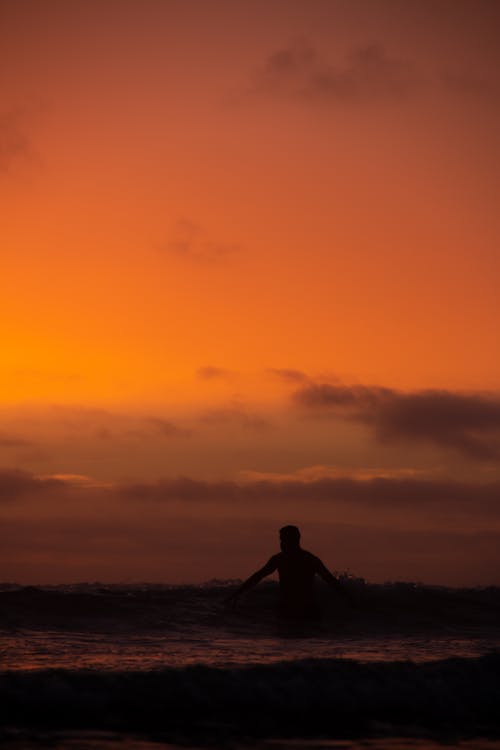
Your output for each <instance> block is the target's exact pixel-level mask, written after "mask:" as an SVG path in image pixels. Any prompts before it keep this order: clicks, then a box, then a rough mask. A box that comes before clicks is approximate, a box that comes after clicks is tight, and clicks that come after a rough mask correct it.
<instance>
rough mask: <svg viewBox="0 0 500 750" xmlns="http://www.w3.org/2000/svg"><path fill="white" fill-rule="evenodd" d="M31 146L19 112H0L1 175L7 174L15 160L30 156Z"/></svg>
mask: <svg viewBox="0 0 500 750" xmlns="http://www.w3.org/2000/svg"><path fill="white" fill-rule="evenodd" d="M29 151H30V144H29V141H28V138H27V136H26V135H25V133H24V129H23V127H22V124H21V117H20V115H19V113H18V112H14V111H8V112H0V174H1V173H7V172H8V171H9V170H10V168H11V165H12V163H13V162H14V161H15V159H17V158H19V157H21V156H26V155H28V153H29Z"/></svg>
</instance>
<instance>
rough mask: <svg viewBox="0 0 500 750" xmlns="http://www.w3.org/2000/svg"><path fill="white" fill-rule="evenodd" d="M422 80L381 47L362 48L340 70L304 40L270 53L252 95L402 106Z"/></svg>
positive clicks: (348, 56)
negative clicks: (397, 102)
mask: <svg viewBox="0 0 500 750" xmlns="http://www.w3.org/2000/svg"><path fill="white" fill-rule="evenodd" d="M418 83H419V77H418V76H417V73H416V71H415V70H414V68H413V66H412V65H411V63H410V62H408V61H406V60H401V59H398V58H396V57H393V56H391V55H390V54H389V53H388V52H387V51H386V49H385V48H384V47H383V46H382V45H381V44H377V43H371V44H367V45H365V46H362V47H358V48H356V49H354V50H352V51H351V52H350V53H349V54H347V55H346V56H345V57H344V59H343V60H341V61H340V62H339V63H337V64H332V63H330V62H329V61H327V60H325V59H324V58H323V57H322V55H321V54H320V53H319V52H318V50H317V49H316V48H315V47H313V46H312V44H311V43H310V42H309V41H308V40H307V39H304V38H300V39H295V40H293V41H292V42H291V43H290V44H289V45H288V46H286V47H283V48H281V49H279V50H277V51H276V52H274V53H272V54H271V55H270V56H269V57H268V59H267V60H266V62H265V64H264V66H263V67H262V69H261V70H260V71H259V72H258V74H257V76H256V79H255V83H254V91H256V92H261V93H267V94H271V95H275V96H283V97H291V98H299V99H305V100H309V101H316V102H325V103H328V102H331V103H334V102H335V103H353V102H359V101H380V100H398V99H402V98H404V97H406V96H408V95H409V94H411V93H413V92H414V91H415V90H416V88H417V87H418Z"/></svg>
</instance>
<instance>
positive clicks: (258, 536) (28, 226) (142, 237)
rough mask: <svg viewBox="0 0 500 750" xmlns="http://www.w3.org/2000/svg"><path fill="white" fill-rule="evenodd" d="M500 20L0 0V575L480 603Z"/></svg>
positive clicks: (487, 533)
mask: <svg viewBox="0 0 500 750" xmlns="http://www.w3.org/2000/svg"><path fill="white" fill-rule="evenodd" d="M499 33H500V4H499V3H498V2H496V0H491V1H490V0H44V2H40V0H0V84H1V91H2V96H1V100H0V243H1V246H0V253H1V255H0V257H1V266H0V271H1V273H0V311H1V312H0V336H1V339H0V340H1V360H0V529H1V531H0V534H1V536H2V540H1V544H0V580H3V581H17V582H21V583H46V582H66V581H84V580H87V581H95V580H101V581H146V580H147V581H165V582H173V583H175V582H187V581H203V580H207V579H209V578H213V577H218V578H236V577H245V576H246V575H248V574H249V573H251V572H252V570H253V569H255V568H256V567H257V566H258V565H261V564H263V563H264V562H265V561H266V560H267V559H268V557H269V556H270V555H271V554H272V553H274V552H275V551H276V547H277V538H276V532H277V529H278V528H279V527H280V526H282V525H284V524H286V523H296V524H298V525H299V526H300V527H301V529H302V532H303V546H304V547H305V548H308V549H310V550H311V551H313V552H316V553H317V554H319V555H320V556H321V557H322V558H323V560H324V561H325V563H326V564H327V565H328V566H329V567H330V568H331V569H332V570H334V571H344V570H349V571H350V572H351V573H352V574H354V575H357V576H362V577H364V578H366V579H368V580H372V581H384V580H418V581H425V582H430V583H444V584H452V585H460V584H467V585H475V584H492V583H496V584H500V354H499V349H500V348H499V317H500V316H499V313H498V310H499V304H498V296H499V289H500V252H499V238H500V211H499V209H498V207H499V205H500V187H499V185H500V182H499V178H498V175H499V167H500V122H499V120H500V118H499V114H500V47H499V44H498V39H499Z"/></svg>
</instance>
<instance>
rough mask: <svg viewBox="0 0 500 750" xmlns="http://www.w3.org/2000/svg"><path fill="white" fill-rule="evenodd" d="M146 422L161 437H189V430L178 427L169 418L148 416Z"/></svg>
mask: <svg viewBox="0 0 500 750" xmlns="http://www.w3.org/2000/svg"><path fill="white" fill-rule="evenodd" d="M147 424H150V425H151V426H152V427H153V429H154V430H155V432H158V433H159V434H160V435H161V436H162V437H166V438H178V437H189V436H190V435H191V431H190V430H187V429H186V428H185V427H179V426H178V425H176V424H175V423H174V422H172V421H171V420H170V419H164V418H163V417H149V418H148V419H147Z"/></svg>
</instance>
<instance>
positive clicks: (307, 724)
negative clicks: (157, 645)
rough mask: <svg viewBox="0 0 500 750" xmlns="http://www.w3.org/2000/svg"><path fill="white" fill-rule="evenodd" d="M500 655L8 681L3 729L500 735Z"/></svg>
mask: <svg viewBox="0 0 500 750" xmlns="http://www.w3.org/2000/svg"><path fill="white" fill-rule="evenodd" d="M499 705H500V654H488V655H486V656H483V657H480V658H477V659H459V658H454V659H447V660H443V661H436V662H427V663H422V664H415V663H412V662H388V663H387V662H386V663H383V662H376V663H371V664H365V663H359V662H356V661H349V660H338V659H337V660H334V659H331V660H328V659H326V660H314V659H308V660H303V661H294V662H282V663H277V664H266V665H254V666H249V667H239V668H231V669H228V668H226V669H219V668H215V667H209V666H202V665H196V666H188V667H184V668H177V669H175V668H167V669H162V670H158V671H150V672H116V671H115V672H97V671H75V670H73V671H69V670H44V671H35V672H4V673H0V707H1V708H0V711H1V713H2V715H3V716H2V721H1V723H2V724H3V726H6V725H11V726H19V727H26V726H29V727H32V728H33V727H35V728H44V729H51V728H56V727H57V728H58V729H61V728H64V729H67V728H73V729H80V730H83V729H106V730H127V731H140V732H145V731H147V732H155V731H156V732H161V734H162V736H163V737H165V738H167V739H168V738H170V739H179V737H188V738H195V739H197V740H199V741H201V740H202V739H203V737H205V736H207V733H209V734H210V737H211V738H212V739H214V738H219V739H224V738H230V737H231V736H235V735H238V736H240V737H241V736H248V737H272V736H275V737H276V736H279V737H292V736H293V737H314V736H316V737H319V736H323V737H326V736H330V737H332V736H336V737H341V736H346V737H348V736H351V737H355V736H362V735H367V734H370V733H372V734H373V733H376V734H379V735H380V734H387V735H394V734H395V733H397V732H403V733H404V732H405V731H406V732H408V731H411V732H415V728H416V727H418V728H420V729H421V730H422V731H428V732H441V733H449V734H451V735H452V736H455V737H456V736H479V735H481V736H483V737H484V736H490V737H500V714H499V712H498V706H499Z"/></svg>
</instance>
